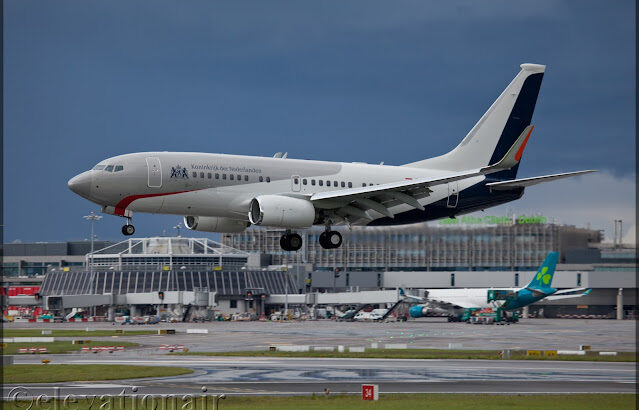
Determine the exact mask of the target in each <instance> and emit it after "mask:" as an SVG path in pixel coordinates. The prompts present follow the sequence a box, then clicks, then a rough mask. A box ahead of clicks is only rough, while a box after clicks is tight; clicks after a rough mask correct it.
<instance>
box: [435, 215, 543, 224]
mask: <svg viewBox="0 0 639 410" xmlns="http://www.w3.org/2000/svg"><path fill="white" fill-rule="evenodd" d="M545 223H547V220H546V217H545V216H542V215H531V216H526V215H519V216H517V217H515V216H506V215H504V216H495V215H486V216H484V217H478V216H472V215H464V216H461V217H459V218H444V219H440V220H439V225H513V224H519V225H526V224H545Z"/></svg>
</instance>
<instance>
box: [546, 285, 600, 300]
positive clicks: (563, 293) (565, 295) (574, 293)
mask: <svg viewBox="0 0 639 410" xmlns="http://www.w3.org/2000/svg"><path fill="white" fill-rule="evenodd" d="M582 291H583V292H582ZM591 291H592V289H586V288H573V289H565V290H560V291H559V292H556V293H555V294H554V295H552V296H548V297H546V300H558V299H569V298H578V297H581V296H586V295H588V294H589V293H590V292H591ZM579 292H581V293H579Z"/></svg>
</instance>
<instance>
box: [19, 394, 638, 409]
mask: <svg viewBox="0 0 639 410" xmlns="http://www.w3.org/2000/svg"><path fill="white" fill-rule="evenodd" d="M97 400H98V401H95V400H94V401H93V402H91V401H89V400H80V401H79V402H78V403H77V404H75V403H74V404H73V405H72V407H63V406H64V403H62V402H60V403H59V406H58V407H57V408H74V409H78V410H89V409H95V408H103V407H101V406H108V407H104V408H109V409H113V410H124V409H131V408H138V409H141V408H158V409H174V408H198V409H199V408H202V399H199V400H197V404H191V405H189V404H187V403H186V402H185V400H182V398H181V397H178V399H177V402H173V401H170V400H172V399H168V398H164V399H162V398H156V399H155V401H153V400H152V399H150V398H147V399H145V400H146V401H145V402H143V401H142V399H141V398H138V399H137V402H136V404H135V405H134V403H133V402H132V399H131V398H127V399H124V400H122V399H119V398H115V399H111V400H109V398H106V397H100V398H98V399H97ZM162 400H164V402H163V401H162ZM635 400H636V396H635V395H634V394H550V395H540V394H534V395H489V394H472V395H471V394H380V396H379V401H375V402H372V401H363V400H362V399H361V398H360V397H359V396H355V395H348V396H347V395H330V396H323V395H319V396H318V395H313V396H294V397H264V396H227V397H226V399H224V400H220V401H219V403H218V408H220V409H228V410H234V409H242V410H251V409H256V410H257V409H259V410H270V409H278V410H289V409H290V410H327V409H343V410H362V409H366V410H370V409H379V410H382V409H383V410H406V409H422V408H429V409H447V410H467V409H473V410H494V409H504V410H513V409H514V410H527V409H530V410H533V409H534V410H537V409H544V410H598V409H610V410H612V409H619V410H626V409H628V410H630V409H634V408H635ZM208 403H209V405H208V406H207V407H206V408H209V409H213V408H215V407H214V406H213V405H212V404H213V403H214V400H213V399H212V398H209V400H208ZM175 404H177V406H176V405H175ZM196 406H197V407H196ZM20 408H26V406H24V407H20ZM49 408H56V407H54V406H53V405H52V403H49Z"/></svg>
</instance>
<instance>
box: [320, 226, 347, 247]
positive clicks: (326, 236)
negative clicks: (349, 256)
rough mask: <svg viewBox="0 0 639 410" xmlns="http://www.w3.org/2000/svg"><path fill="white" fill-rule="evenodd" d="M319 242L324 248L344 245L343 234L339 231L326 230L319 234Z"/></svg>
mask: <svg viewBox="0 0 639 410" xmlns="http://www.w3.org/2000/svg"><path fill="white" fill-rule="evenodd" d="M319 243H320V245H321V246H322V248H324V249H335V248H339V247H340V246H342V234H340V233H339V232H337V231H331V230H326V231H324V232H322V233H321V234H320V236H319Z"/></svg>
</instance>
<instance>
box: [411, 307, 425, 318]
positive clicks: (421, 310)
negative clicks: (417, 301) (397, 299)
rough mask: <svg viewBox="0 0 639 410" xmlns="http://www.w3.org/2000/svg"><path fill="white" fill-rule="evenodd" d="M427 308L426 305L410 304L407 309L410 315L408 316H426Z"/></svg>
mask: <svg viewBox="0 0 639 410" xmlns="http://www.w3.org/2000/svg"><path fill="white" fill-rule="evenodd" d="M429 310H430V309H429V308H428V307H427V306H424V305H416V306H411V308H410V309H408V314H409V315H410V317H415V318H417V317H426V316H427V315H428V312H429Z"/></svg>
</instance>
